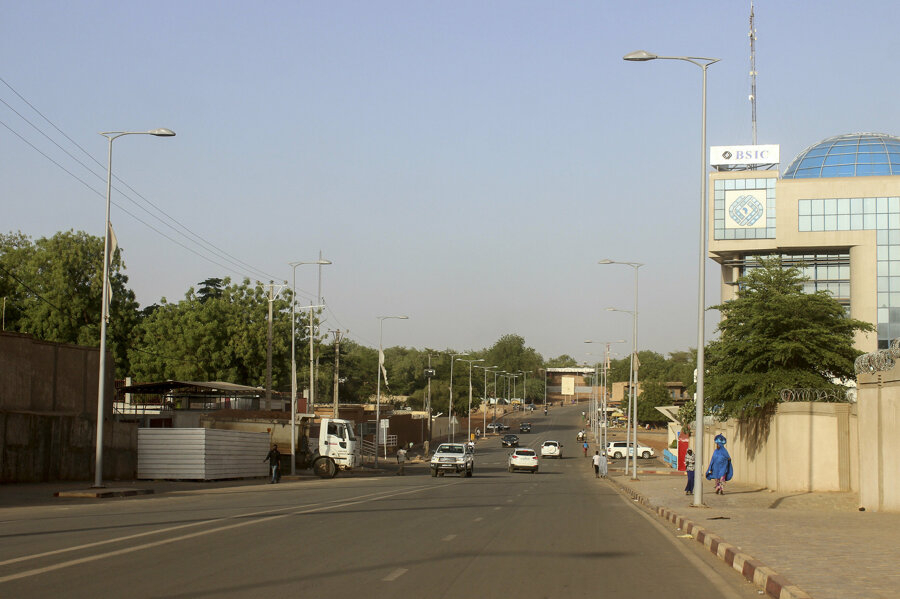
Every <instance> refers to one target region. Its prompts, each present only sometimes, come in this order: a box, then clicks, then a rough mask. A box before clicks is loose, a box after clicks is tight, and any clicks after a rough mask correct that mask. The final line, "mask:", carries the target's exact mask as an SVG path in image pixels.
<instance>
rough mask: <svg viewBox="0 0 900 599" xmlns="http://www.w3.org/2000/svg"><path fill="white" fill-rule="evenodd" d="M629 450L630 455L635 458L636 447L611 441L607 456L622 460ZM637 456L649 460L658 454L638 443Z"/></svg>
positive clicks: (607, 445)
mask: <svg viewBox="0 0 900 599" xmlns="http://www.w3.org/2000/svg"><path fill="white" fill-rule="evenodd" d="M626 447H627V448H628V450H627V451H628V455H629V456H634V446H633V445H632V444H631V443H628V442H627V441H610V442H608V443H607V444H606V455H608V456H610V457H612V458H615V459H620V458H624V457H625V452H626V449H625V448H626ZM637 455H638V457H641V458H644V459H645V460H646V459H649V458H652V457H654V456H656V452H655V451H653V448H652V447H647V446H646V445H641V444H640V443H638V446H637Z"/></svg>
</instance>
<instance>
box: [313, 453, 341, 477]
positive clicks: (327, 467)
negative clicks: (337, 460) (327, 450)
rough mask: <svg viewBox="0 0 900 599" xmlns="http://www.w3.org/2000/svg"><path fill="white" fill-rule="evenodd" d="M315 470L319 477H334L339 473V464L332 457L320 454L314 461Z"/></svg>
mask: <svg viewBox="0 0 900 599" xmlns="http://www.w3.org/2000/svg"><path fill="white" fill-rule="evenodd" d="M313 472H315V474H316V476H318V477H319V478H334V477H335V475H336V474H337V466H335V464H334V460H332V459H331V458H329V457H325V456H319V457H317V458H316V459H315V461H313Z"/></svg>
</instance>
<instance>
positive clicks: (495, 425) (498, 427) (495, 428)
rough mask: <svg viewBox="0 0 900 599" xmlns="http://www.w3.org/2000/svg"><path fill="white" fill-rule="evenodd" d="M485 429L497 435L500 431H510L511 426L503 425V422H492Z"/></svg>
mask: <svg viewBox="0 0 900 599" xmlns="http://www.w3.org/2000/svg"><path fill="white" fill-rule="evenodd" d="M485 428H486V429H487V430H488V431H490V432H497V433H499V432H500V431H508V430H509V426H507V425H505V424H503V423H502V422H491V423H490V424H488V425H487V426H486V427H485Z"/></svg>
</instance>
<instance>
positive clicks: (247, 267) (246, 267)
mask: <svg viewBox="0 0 900 599" xmlns="http://www.w3.org/2000/svg"><path fill="white" fill-rule="evenodd" d="M0 82H2V83H3V84H4V85H6V87H8V88H9V89H10V90H11V91H12V92H13V93H14V94H15V95H16V96H17V97H18V98H19V99H21V100H22V101H23V102H24V103H25V104H26V105H28V107H29V108H31V109H32V110H33V111H34V112H36V113H37V114H38V115H40V117H41V118H43V119H44V120H45V121H46V122H47V123H49V124H50V125H51V126H52V127H53V128H54V129H55V130H56V131H58V132H59V133H60V134H61V135H62V136H63V137H65V138H66V139H67V140H68V141H69V142H70V143H72V144H73V145H74V146H75V147H77V148H78V149H79V150H81V151H82V153H84V154H85V155H86V156H87V157H88V158H90V159H91V160H93V161H94V163H96V164H97V165H98V166H99V167H100V168H101V169H102V170H104V171H105V170H106V169H105V168H104V167H103V165H102V164H101V163H100V162H99V161H98V160H97V159H96V158H94V157H93V156H92V155H91V154H90V153H89V152H88V151H87V150H85V149H84V148H83V147H82V146H81V145H80V144H78V143H77V142H76V141H75V140H73V139H72V138H71V137H69V136H68V135H67V134H66V133H65V132H64V131H63V130H62V129H60V128H59V127H58V126H57V125H56V124H55V123H54V122H53V121H51V120H50V119H49V118H47V116H45V115H44V114H43V113H42V112H41V111H40V110H38V109H37V108H36V107H35V106H34V105H33V104H32V103H31V102H29V101H28V100H27V99H26V98H25V97H24V96H22V94H20V93H19V92H18V91H17V90H16V89H15V88H13V87H12V85H10V84H9V82H7V81H6V80H5V79H3V78H2V77H0ZM0 102H2V103H3V104H4V105H5V106H6V107H7V108H9V109H10V110H12V111H13V112H14V113H15V114H16V115H18V116H19V118H21V119H22V120H24V121H25V122H26V123H28V124H29V125H30V126H31V127H32V128H33V129H34V130H35V131H37V132H38V133H40V134H41V135H42V136H43V137H45V138H46V139H47V140H48V141H50V143H52V144H53V145H55V146H56V147H57V148H59V149H60V150H61V151H62V152H64V153H65V154H66V155H67V156H68V157H69V158H71V159H72V160H74V161H75V162H77V163H78V164H80V165H81V166H82V167H84V168H85V169H86V170H87V171H88V172H90V173H91V174H93V175H94V176H95V177H97V178H99V179H100V180H101V181H102V180H103V179H104V177H103V176H102V175H101V174H98V173H97V172H96V171H94V170H93V169H92V168H91V167H89V166H88V165H86V164H85V163H84V162H82V161H81V160H79V159H78V158H77V157H75V156H74V155H72V153H71V152H69V151H68V150H66V149H65V148H63V147H62V146H61V145H60V144H59V143H57V142H56V141H55V140H54V139H52V138H51V137H50V136H49V135H47V134H46V133H45V132H44V131H43V130H41V128H40V127H38V126H37V125H35V124H34V123H33V122H31V121H30V120H29V119H28V118H27V117H26V116H25V115H23V114H22V113H20V112H19V111H18V110H16V109H15V108H13V107H12V106H11V105H10V104H9V103H8V102H6V101H5V100H3V99H2V98H0ZM3 125H4V126H5V127H6V128H7V129H9V130H10V131H13V130H12V128H11V127H10V126H9V125H7V124H6V123H3ZM13 133H15V135H16V136H17V137H18V138H19V139H21V140H22V141H24V142H25V143H27V144H28V145H29V146H31V147H32V148H33V149H35V150H36V151H38V152H39V153H41V154H42V155H43V156H44V157H45V158H47V159H49V160H50V161H51V162H53V164H55V165H56V166H58V167H60V168H62V169H63V170H64V171H65V172H66V173H68V174H69V175H71V176H73V177H75V178H76V179H78V181H80V182H81V183H82V184H84V185H86V186H87V187H88V188H90V189H92V190H93V191H95V192H97V190H95V189H93V188H91V187H90V185H88V184H87V183H86V182H85V181H83V180H82V179H81V178H79V177H77V176H76V175H74V174H73V173H72V172H71V171H69V170H68V169H66V168H64V167H63V166H62V165H61V164H59V163H58V162H56V161H55V160H53V159H52V158H50V157H49V156H48V155H47V154H45V153H44V152H42V151H40V150H38V148H37V147H36V146H34V144H32V143H30V142H29V141H27V140H26V139H25V138H24V137H23V136H22V135H20V134H18V133H17V132H15V131H13ZM113 177H114V178H115V179H116V181H118V182H119V183H121V184H122V185H124V186H125V187H126V188H127V189H129V190H130V191H131V192H132V193H133V194H135V195H136V196H138V197H139V198H140V199H141V200H143V201H144V202H146V203H147V204H148V205H150V206H152V207H153V208H154V209H155V210H157V211H158V212H159V213H160V214H162V215H163V216H165V217H166V218H167V219H168V220H169V221H171V223H174V225H175V226H177V227H180V228H181V229H183V230H184V231H185V232H187V233H189V234H190V235H186V234H185V233H183V232H182V231H179V230H177V229H176V228H175V226H173V225H172V224H170V223H167V222H165V221H163V220H162V219H161V218H160V217H159V216H157V215H155V214H153V213H152V212H150V211H149V210H147V209H146V208H144V207H143V206H141V205H140V204H139V203H138V202H137V201H136V200H134V199H133V198H131V197H130V196H129V195H128V194H127V193H124V192H123V191H122V190H121V189H118V188H115V189H116V191H118V192H119V193H120V194H122V196H123V197H125V198H126V199H128V200H129V201H130V202H132V203H133V204H134V205H135V206H137V207H138V208H140V209H141V210H144V212H146V213H147V214H148V215H149V216H151V217H153V218H155V219H156V220H158V221H159V222H160V223H162V224H163V225H165V226H167V227H169V228H170V229H172V230H173V231H175V233H177V234H179V235H181V236H182V237H185V238H186V239H188V241H190V242H192V243H195V244H197V245H199V246H201V247H203V246H206V247H204V248H203V249H204V250H205V251H209V252H211V253H213V254H216V253H217V254H218V255H219V257H221V258H224V259H225V261H226V262H231V263H232V264H233V265H234V266H238V270H237V271H235V270H234V269H233V268H229V267H224V266H223V265H221V264H218V263H215V262H214V264H217V265H218V266H220V267H223V268H225V269H226V270H232V271H233V272H239V271H245V272H249V273H257V274H252V275H251V277H250V278H258V277H259V275H260V274H261V275H263V277H264V278H269V279H273V278H277V277H275V276H273V275H271V274H269V273H267V272H265V271H263V270H261V269H258V268H256V267H254V266H252V265H251V264H249V263H247V262H244V261H243V260H240V259H239V258H237V257H235V256H233V255H231V254H229V253H228V252H226V251H225V250H223V249H222V248H220V247H218V246H216V245H215V244H213V243H211V242H209V241H207V240H206V239H204V238H203V237H202V236H200V235H198V234H197V233H196V232H194V231H193V230H191V229H190V228H188V227H186V226H185V225H183V224H182V223H181V222H179V221H178V220H177V219H175V218H174V217H172V216H171V215H170V214H168V213H167V212H166V211H165V210H163V209H162V208H160V207H159V206H157V205H156V204H154V203H153V202H151V201H150V200H149V199H147V198H146V197H145V196H144V195H142V194H141V193H140V192H138V191H137V190H135V189H134V188H133V187H131V186H130V185H129V184H128V183H127V182H125V181H124V180H122V179H121V178H120V177H118V176H115V175H113ZM97 193H99V192H97ZM100 196H101V197H105V196H104V195H103V194H100ZM115 205H116V206H117V207H118V208H120V209H123V208H122V206H121V205H119V204H118V203H115ZM123 210H124V209H123ZM125 212H126V213H127V214H129V216H132V218H136V217H135V216H134V214H132V213H131V212H128V211H127V210H126V211H125ZM136 220H138V221H139V222H141V223H143V224H145V225H147V223H146V222H144V221H142V220H141V219H137V218H136ZM148 226H149V225H148ZM150 228H151V229H152V230H154V231H155V232H157V233H160V234H162V233H161V232H160V231H159V230H158V229H156V228H154V227H150ZM164 237H166V238H167V239H169V240H170V241H173V242H174V240H173V239H172V238H171V237H169V236H167V235H164ZM176 243H177V242H176ZM178 245H180V246H181V247H185V246H184V245H183V244H180V243H179V244H178ZM210 248H211V249H210ZM186 249H187V248H186ZM194 253H195V254H197V252H194ZM197 255H199V254H197ZM239 265H241V266H243V268H240V267H239ZM241 274H244V273H241Z"/></svg>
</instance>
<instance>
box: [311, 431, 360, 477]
mask: <svg viewBox="0 0 900 599" xmlns="http://www.w3.org/2000/svg"><path fill="white" fill-rule="evenodd" d="M359 445H360V444H359V441H358V440H357V438H356V434H355V433H354V432H353V422H352V421H350V420H341V419H338V418H322V422H321V425H320V427H319V436H318V438H315V437H310V439H309V442H308V443H307V449H306V459H305V462H306V464H307V465H309V466H311V467H312V470H313V472H314V473H315V474H316V475H317V476H319V477H320V478H334V477H335V475H337V473H338V470H351V469H353V468H357V467H359V465H360V463H361V458H360V446H359Z"/></svg>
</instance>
